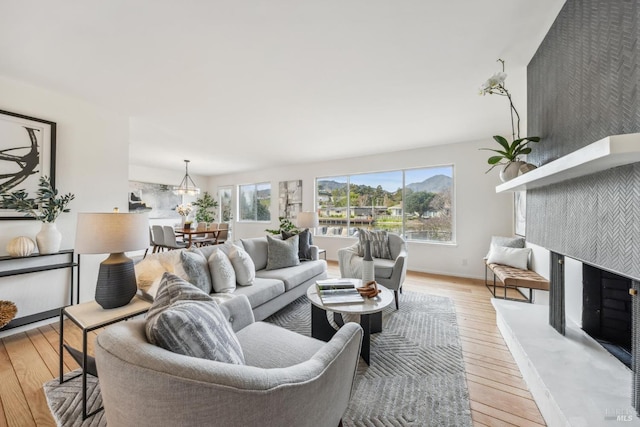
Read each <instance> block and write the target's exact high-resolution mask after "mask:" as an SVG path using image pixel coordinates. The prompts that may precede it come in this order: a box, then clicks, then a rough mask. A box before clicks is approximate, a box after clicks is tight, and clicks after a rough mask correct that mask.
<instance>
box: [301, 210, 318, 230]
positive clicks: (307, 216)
mask: <svg viewBox="0 0 640 427" xmlns="http://www.w3.org/2000/svg"><path fill="white" fill-rule="evenodd" d="M297 223H298V228H316V227H317V226H319V225H320V221H319V220H318V212H300V213H298V220H297Z"/></svg>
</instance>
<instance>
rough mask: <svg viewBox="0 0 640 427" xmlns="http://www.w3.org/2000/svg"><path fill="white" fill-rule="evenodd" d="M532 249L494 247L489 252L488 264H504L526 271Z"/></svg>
mask: <svg viewBox="0 0 640 427" xmlns="http://www.w3.org/2000/svg"><path fill="white" fill-rule="evenodd" d="M530 254H531V249H530V248H522V249H521V248H506V247H503V246H494V247H492V248H491V250H490V251H489V255H488V256H487V262H488V263H489V264H502V265H508V266H510V267H515V268H519V269H521V270H526V269H527V265H528V264H529V255H530Z"/></svg>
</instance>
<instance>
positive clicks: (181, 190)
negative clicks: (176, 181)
mask: <svg viewBox="0 0 640 427" xmlns="http://www.w3.org/2000/svg"><path fill="white" fill-rule="evenodd" d="M184 170H185V174H184V178H182V182H180V185H178V186H174V187H173V193H174V194H178V195H187V196H196V195H198V194H200V189H199V188H198V187H196V184H195V182H193V180H192V179H191V177H190V176H189V160H185V161H184Z"/></svg>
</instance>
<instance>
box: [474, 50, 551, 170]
mask: <svg viewBox="0 0 640 427" xmlns="http://www.w3.org/2000/svg"><path fill="white" fill-rule="evenodd" d="M498 62H500V63H501V64H502V72H498V73H495V74H494V75H493V76H491V77H490V78H489V79H487V81H486V82H484V84H483V85H482V86H481V87H480V95H499V96H505V97H506V98H507V99H508V100H509V113H510V115H511V136H512V142H509V141H508V140H507V139H506V138H505V137H503V136H500V135H494V137H493V139H494V140H495V141H496V142H497V143H498V144H499V145H500V147H499V148H497V149H496V148H481V150H487V151H493V152H494V153H497V155H493V156H491V157H489V159H488V160H487V163H489V164H490V165H491V167H490V168H489V169H488V170H487V172H489V171H491V170H492V169H493V168H494V167H496V166H498V165H501V166H502V165H504V168H503V169H501V170H500V179H501V180H502V181H503V182H504V181H508V180H509V179H512V178H515V177H516V176H517V175H518V172H519V171H520V170H521V169H523V170H525V171H528V170H531V169H534V168H535V166H533V165H530V164H528V163H525V162H524V161H523V160H522V159H521V156H525V155H527V154H529V153H531V147H529V146H528V145H529V143H531V142H540V137H538V136H526V137H524V138H520V114H518V110H516V107H515V105H514V104H513V99H512V98H511V93H510V92H509V90H508V89H507V88H506V86H505V80H506V78H507V73H505V72H504V60H502V59H498ZM525 165H526V166H525Z"/></svg>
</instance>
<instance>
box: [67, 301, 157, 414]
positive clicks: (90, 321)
mask: <svg viewBox="0 0 640 427" xmlns="http://www.w3.org/2000/svg"><path fill="white" fill-rule="evenodd" d="M149 307H151V303H150V302H148V301H145V300H143V299H140V298H138V297H134V298H133V299H132V300H131V302H130V303H129V304H127V305H125V306H123V307H118V308H112V309H108V310H105V309H104V308H102V307H101V306H100V305H99V304H98V303H97V302H95V301H89V302H85V303H82V304H77V305H70V306H67V307H64V308H62V309H61V310H60V351H59V355H60V384H62V383H63V382H65V381H69V380H71V379H73V378H77V377H79V376H80V375H82V419H83V420H85V419H87V418H88V417H90V416H91V415H94V414H96V413H98V412H100V411H101V410H102V409H103V408H102V407H100V408H98V409H96V410H94V411H93V412H91V413H90V414H88V413H87V374H88V373H89V374H92V375H94V376H97V372H96V369H95V361H94V360H93V358H90V357H89V356H88V355H87V334H88V333H89V332H91V331H94V330H96V329H99V328H102V327H105V326H108V325H111V324H113V323H117V322H120V321H122V320H126V319H129V318H131V317H135V316H137V315H139V314H143V313H146V312H147V310H149ZM65 316H67V318H68V319H69V320H71V321H72V322H73V323H75V324H76V325H77V326H78V327H79V328H80V329H82V350H81V351H78V350H76V349H74V348H72V347H70V346H68V345H66V344H64V317H65ZM65 348H66V349H67V350H68V351H69V353H70V354H71V356H72V357H73V358H74V359H75V361H76V362H78V364H79V365H80V367H81V368H82V374H80V375H76V376H75V377H72V378H68V379H67V380H65V379H64V377H63V371H64V363H63V360H62V356H63V351H64V349H65ZM89 359H91V361H90V360H89Z"/></svg>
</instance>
